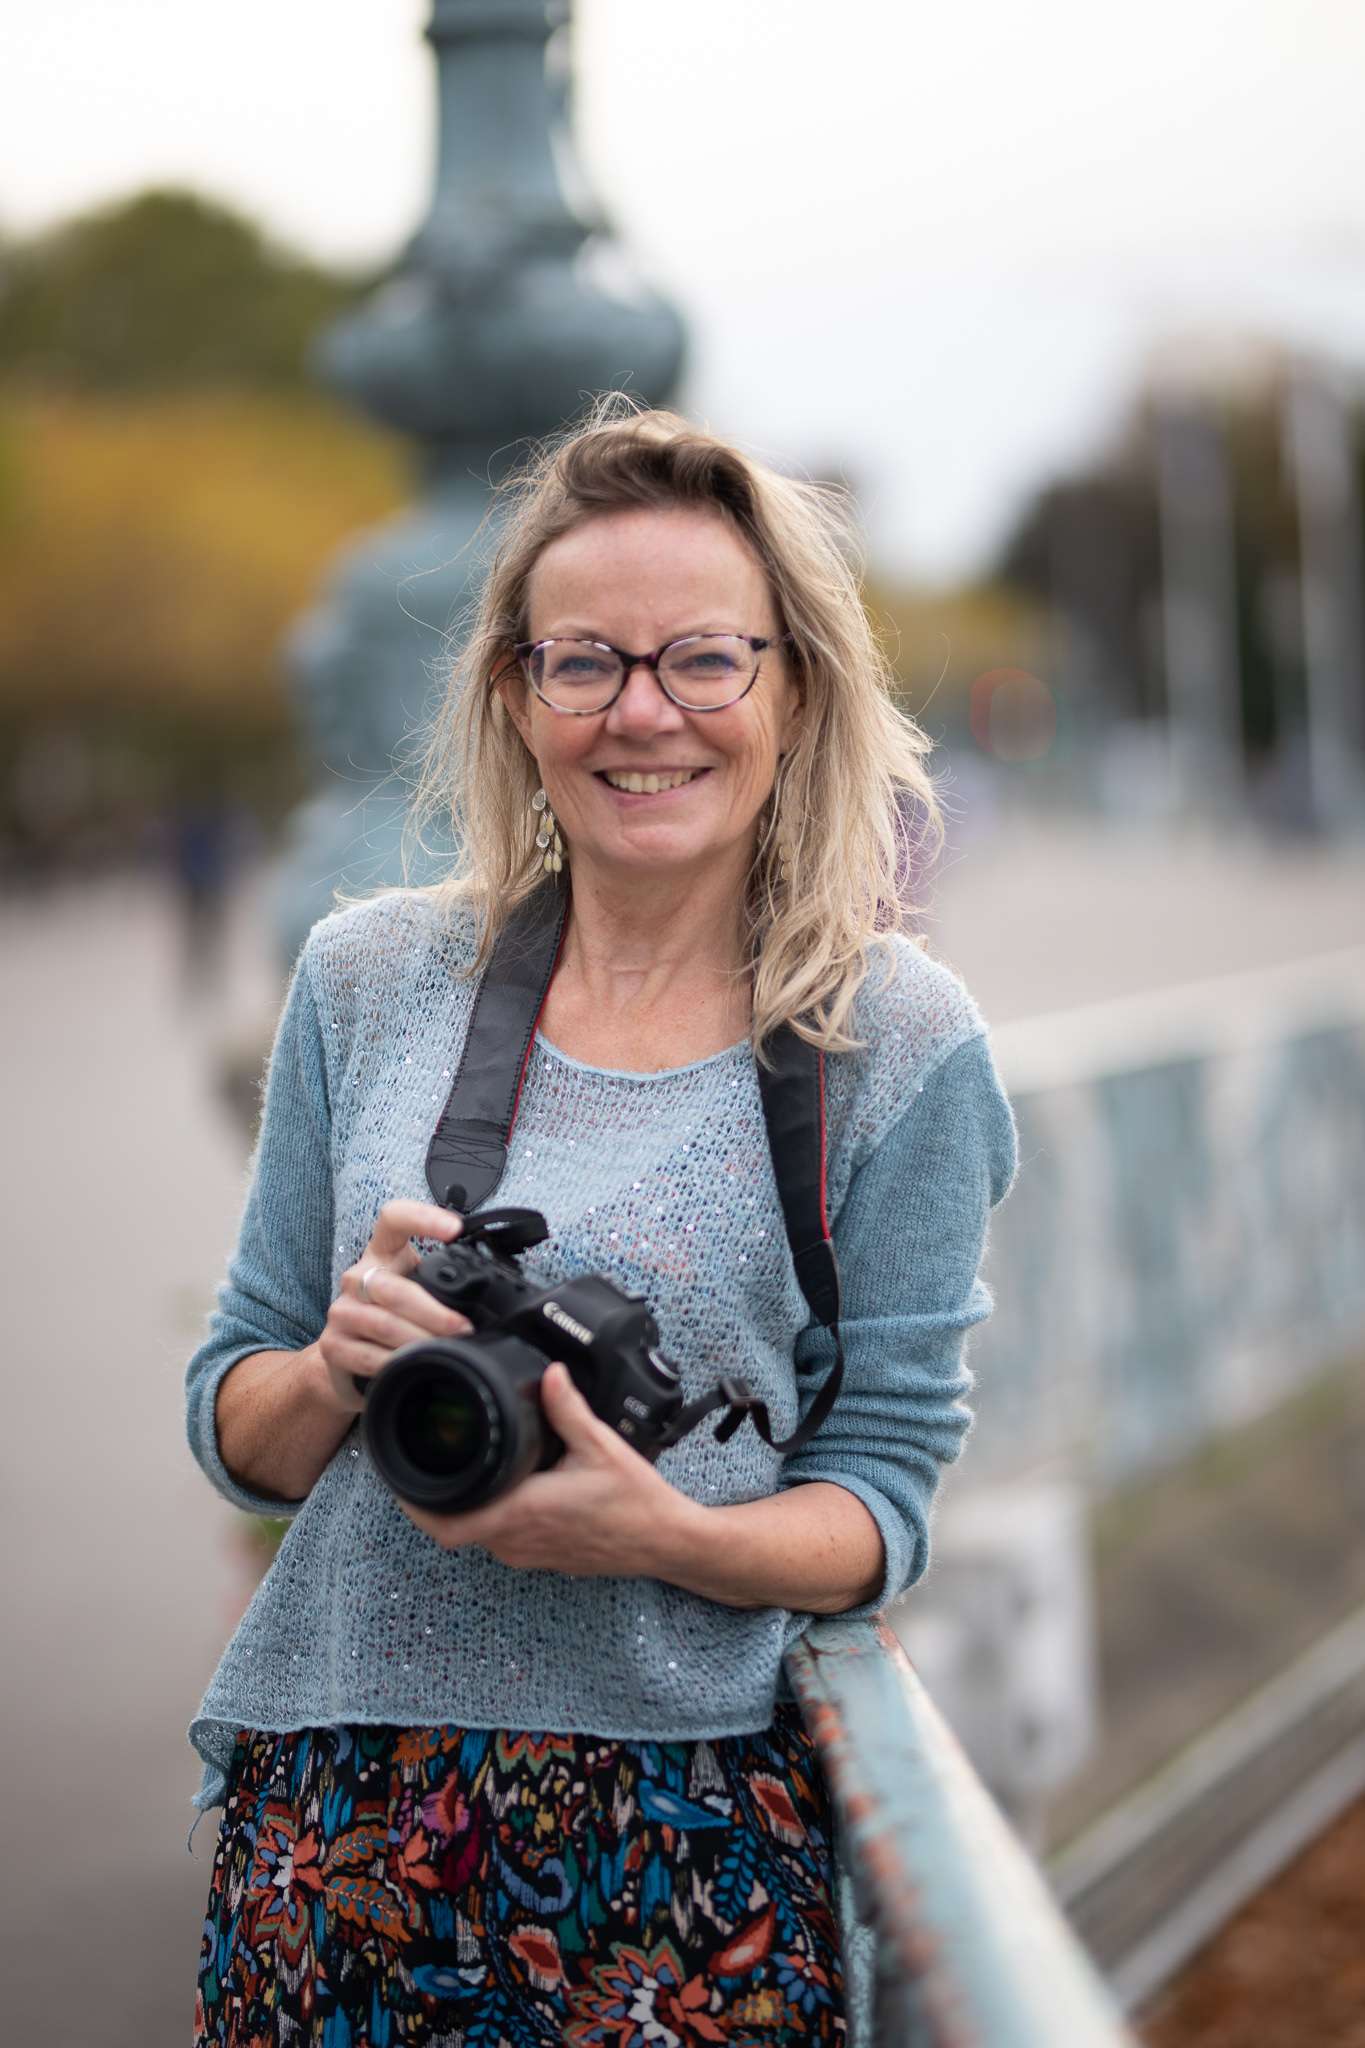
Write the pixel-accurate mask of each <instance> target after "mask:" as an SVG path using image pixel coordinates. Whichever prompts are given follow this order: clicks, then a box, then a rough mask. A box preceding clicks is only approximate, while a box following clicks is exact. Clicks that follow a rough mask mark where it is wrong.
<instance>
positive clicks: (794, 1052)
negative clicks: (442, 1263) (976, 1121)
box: [427, 883, 844, 1457]
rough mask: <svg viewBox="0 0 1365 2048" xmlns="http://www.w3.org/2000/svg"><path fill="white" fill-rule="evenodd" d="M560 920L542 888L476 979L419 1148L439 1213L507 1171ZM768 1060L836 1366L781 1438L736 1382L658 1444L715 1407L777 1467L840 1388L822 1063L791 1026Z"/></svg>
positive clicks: (769, 1112)
mask: <svg viewBox="0 0 1365 2048" xmlns="http://www.w3.org/2000/svg"><path fill="white" fill-rule="evenodd" d="M568 915H569V891H568V888H567V887H566V886H565V885H564V884H563V883H545V884H542V885H541V886H540V887H539V888H537V889H536V890H534V891H533V893H532V894H531V895H530V896H528V897H527V898H526V900H525V901H524V902H523V903H521V904H519V905H518V907H517V908H516V910H514V911H513V912H512V914H511V916H510V917H509V918H508V920H507V922H506V924H505V925H504V927H503V929H502V932H501V933H500V935H499V937H498V941H497V944H496V945H495V946H494V948H493V952H492V956H491V958H490V959H489V962H488V965H487V967H486V968H485V969H484V972H483V975H482V977H481V978H480V981H479V986H478V990H477V992H476V994H475V997H474V1007H473V1010H472V1012H471V1013H470V1019H469V1028H468V1031H467V1032H466V1034H465V1043H464V1051H463V1053H462V1054H461V1057H460V1064H459V1066H458V1068H457V1069H456V1073H455V1079H454V1082H453V1084H452V1086H451V1090H450V1095H449V1098H448V1100H447V1102H446V1106H445V1108H444V1110H443V1111H442V1113H441V1120H440V1122H439V1124H438V1125H437V1126H436V1130H435V1132H434V1134H433V1136H432V1140H431V1144H430V1146H429V1147H428V1150H427V1181H428V1183H429V1185H430V1187H431V1191H432V1193H433V1195H434V1196H435V1197H436V1200H437V1201H438V1202H440V1203H441V1204H442V1205H443V1206H445V1207H448V1208H452V1209H459V1210H461V1211H462V1212H466V1213H467V1212H470V1211H472V1210H475V1209H479V1208H481V1207H482V1206H483V1204H484V1203H485V1202H486V1201H487V1200H488V1198H489V1196H490V1195H492V1194H494V1193H495V1192H496V1190H497V1187H498V1184H499V1182H500V1181H501V1179H502V1177H503V1174H504V1172H505V1171H506V1168H507V1150H508V1145H509V1142H510V1139H511V1135H512V1126H513V1124H514V1122H515V1121H516V1114H517V1104H518V1103H519V1101H520V1100H521V1091H522V1086H523V1084H524V1082H525V1079H526V1068H527V1065H528V1063H529V1061H530V1057H531V1048H532V1046H533V1045H534V1043H535V1035H536V1026H537V1025H538V1023H539V1022H540V1014H541V1011H542V1010H543V1009H544V1007H545V998H546V995H547V994H548V993H549V988H550V983H551V981H552V980H553V978H554V972H555V968H556V966H557V965H558V963H559V956H560V952H561V950H562V948H563V945H564V933H565V929H566V927H567V924H568ZM768 1054H769V1058H770V1060H771V1065H768V1066H765V1065H764V1064H763V1063H761V1062H760V1064H759V1069H758V1083H759V1094H760V1096H761V1098H762V1102H763V1118H764V1122H765V1124H766V1125H767V1131H768V1149H769V1152H770V1154H771V1156H772V1162H773V1174H774V1177H775V1179H776V1181H777V1192H778V1197H779V1199H780V1201H781V1204H782V1215H783V1219H784V1221H785V1223H786V1229H787V1242H788V1244H789V1246H790V1247H791V1255H792V1261H793V1263H794V1265H795V1267H796V1277H797V1279H798V1281H799V1282H800V1285H801V1292H802V1293H803V1294H804V1295H805V1297H806V1301H807V1302H808V1304H809V1306H810V1309H811V1313H812V1314H813V1315H814V1316H815V1318H816V1320H817V1321H818V1322H820V1323H822V1324H824V1326H825V1327H826V1328H827V1329H828V1330H829V1331H830V1333H831V1335H832V1336H833V1339H834V1363H833V1365H832V1366H831V1367H830V1370H829V1372H828V1373H827V1374H826V1376H825V1378H824V1380H823V1381H822V1383H821V1386H820V1389H819V1391H818V1393H817V1394H816V1396H815V1399H814V1400H813V1401H812V1403H811V1405H810V1408H809V1410H808V1411H807V1413H806V1416H805V1418H804V1420H803V1421H802V1422H801V1423H800V1424H799V1425H798V1426H797V1428H796V1429H794V1430H793V1431H792V1434H791V1435H790V1436H789V1437H785V1438H783V1439H781V1440H779V1439H777V1438H775V1437H774V1436H773V1433H772V1422H771V1419H770V1417H769V1415H768V1409H767V1404H766V1402H764V1401H760V1400H759V1399H758V1398H757V1397H756V1396H755V1395H754V1394H752V1393H750V1391H749V1389H748V1387H747V1386H746V1385H745V1383H744V1382H743V1380H739V1379H731V1378H729V1377H726V1378H724V1379H722V1380H720V1381H719V1383H718V1384H717V1385H716V1386H715V1387H713V1388H712V1390H711V1392H710V1393H709V1394H703V1395H702V1396H701V1397H700V1398H699V1399H698V1400H695V1401H689V1402H688V1403H687V1405H686V1406H685V1407H684V1408H682V1409H681V1410H680V1411H679V1412H678V1414H677V1415H676V1416H675V1417H674V1419H673V1422H672V1423H671V1425H670V1426H669V1430H668V1434H667V1436H666V1438H665V1444H666V1445H670V1444H675V1443H677V1442H679V1441H680V1439H681V1438H683V1437H684V1436H687V1435H688V1434H689V1433H690V1431H692V1430H693V1429H695V1428H696V1427H697V1424H698V1423H699V1422H702V1421H703V1420H704V1419H705V1418H706V1416H708V1415H711V1414H714V1413H715V1411H716V1410H717V1409H724V1410H725V1411H726V1412H725V1413H724V1415H723V1416H722V1417H721V1420H720V1422H719V1423H718V1424H717V1426H716V1437H717V1439H718V1441H719V1442H721V1443H726V1442H728V1441H729V1439H730V1438H731V1437H732V1436H733V1435H734V1433H735V1431H736V1430H737V1429H738V1428H739V1427H740V1425H741V1423H742V1422H744V1420H745V1419H746V1417H748V1418H750V1419H752V1421H753V1424H754V1427H755V1428H756V1429H757V1431H758V1433H759V1435H760V1436H761V1437H762V1438H763V1441H764V1442H765V1443H766V1444H768V1445H770V1446H771V1448H772V1449H773V1450H775V1451H778V1452H780V1453H781V1454H782V1455H783V1456H784V1457H785V1456H787V1455H789V1454H790V1453H791V1452H792V1451H796V1450H799V1449H800V1448H801V1446H802V1445H803V1444H805V1443H808V1442H809V1441H810V1439H811V1438H812V1437H813V1436H814V1435H815V1433H816V1431H817V1430H818V1429H819V1428H820V1426H821V1424H822V1423H823V1422H824V1420H825V1417H826V1416H827V1415H828V1414H829V1411H830V1409H831V1408H832V1407H833V1406H834V1403H835V1400H836V1399H837V1398H838V1394H839V1388H840V1386H841V1385H842V1383H843V1377H844V1347H843V1342H842V1339H841V1337H840V1333H839V1263H838V1260H837V1259H836V1257H835V1253H834V1245H833V1243H832V1241H831V1239H830V1233H829V1219H828V1216H827V1213H826V1204H825V1164H826V1161H825V1062H824V1054H823V1053H822V1052H821V1051H820V1049H819V1048H818V1046H814V1045H811V1044H810V1043H809V1042H808V1041H807V1040H806V1039H804V1038H802V1037H800V1036H799V1034H798V1033H797V1032H795V1031H793V1030H792V1029H791V1027H790V1026H788V1025H784V1026H783V1027H782V1028H781V1029H780V1030H779V1031H778V1032H776V1033H775V1034H774V1036H773V1038H772V1039H771V1040H770V1041H769V1045H768Z"/></svg>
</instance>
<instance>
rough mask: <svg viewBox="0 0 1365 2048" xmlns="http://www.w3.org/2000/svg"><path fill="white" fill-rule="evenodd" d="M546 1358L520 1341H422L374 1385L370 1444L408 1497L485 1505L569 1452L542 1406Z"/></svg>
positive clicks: (456, 1508)
mask: <svg viewBox="0 0 1365 2048" xmlns="http://www.w3.org/2000/svg"><path fill="white" fill-rule="evenodd" d="M544 1370H545V1356H544V1353H543V1352H540V1351H537V1350H535V1349H533V1347H532V1346H531V1345H529V1344H524V1343H523V1342H522V1341H521V1339H520V1338H519V1337H480V1338H478V1339H476V1340H471V1339H467V1338H460V1337H452V1338H440V1337H434V1338H431V1339H424V1340H419V1341H418V1342H417V1343H415V1344H408V1345H405V1346H404V1348H403V1349H402V1350H401V1351H396V1352H395V1353H394V1355H393V1357H392V1358H391V1359H390V1360H389V1362H388V1364H387V1365H386V1366H385V1367H384V1370H383V1371H382V1372H380V1373H377V1374H376V1375H375V1377H374V1379H373V1380H372V1381H371V1382H370V1391H369V1396H368V1398H367V1400H366V1403H365V1419H364V1430H365V1444H366V1448H367V1450H368V1451H369V1454H370V1458H371V1460H372V1462H373V1464H374V1467H375V1469H376V1471H377V1472H378V1473H379V1476H380V1478H381V1479H383V1480H384V1482H385V1484H386V1485H387V1486H388V1487H390V1488H391V1490H392V1491H393V1492H394V1493H396V1494H397V1495H398V1496H399V1497H400V1499H402V1500H406V1501H410V1502H411V1503H412V1505H413V1506H414V1507H423V1508H428V1509H430V1510H431V1511H432V1512H433V1513H435V1514H456V1513H464V1512H466V1511H468V1510H469V1509H472V1508H477V1507H482V1506H483V1505H484V1503H485V1502H487V1501H490V1500H495V1499H496V1498H497V1496H498V1495H499V1494H500V1493H506V1492H507V1491H508V1490H509V1489H510V1488H511V1487H513V1486H516V1485H517V1484H518V1483H519V1481H521V1480H522V1479H524V1478H525V1477H526V1476H527V1474H528V1473H530V1472H534V1471H535V1470H536V1469H537V1467H539V1466H541V1465H547V1464H550V1463H552V1462H553V1461H554V1459H555V1458H556V1457H557V1456H558V1455H559V1453H560V1451H561V1450H562V1449H563V1446H562V1444H561V1443H560V1440H559V1438H558V1437H557V1436H556V1435H555V1433H554V1432H553V1430H551V1429H550V1428H549V1427H548V1425H547V1424H546V1422H545V1419H544V1416H543V1414H542V1412H541V1406H540V1381H541V1375H542V1374H543V1372H544Z"/></svg>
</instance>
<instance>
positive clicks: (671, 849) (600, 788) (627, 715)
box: [503, 507, 798, 880]
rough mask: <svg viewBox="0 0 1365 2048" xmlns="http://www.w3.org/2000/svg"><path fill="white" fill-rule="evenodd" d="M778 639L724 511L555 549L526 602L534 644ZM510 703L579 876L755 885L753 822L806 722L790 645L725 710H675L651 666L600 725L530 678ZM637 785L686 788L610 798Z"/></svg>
mask: <svg viewBox="0 0 1365 2048" xmlns="http://www.w3.org/2000/svg"><path fill="white" fill-rule="evenodd" d="M779 630H780V628H779V621H778V618H777V613H776V608H775V606H774V603H773V598H772V593H771V591H770V590H769V588H768V583H767V578H766V576H765V574H764V572H763V569H762V568H761V566H760V564H759V562H758V560H757V559H756V557H755V556H754V555H753V554H752V553H751V552H750V550H749V549H748V547H747V546H746V545H745V543H744V542H743V541H742V540H741V539H740V538H739V536H738V535H737V534H736V533H735V532H734V531H733V529H732V528H731V527H730V526H729V525H728V524H727V522H726V521H725V520H724V519H723V518H721V517H720V516H719V515H718V514H715V513H711V512H706V511H700V510H695V509H692V508H683V507H677V508H673V509H670V510H666V511H655V510H649V509H644V508H641V509H638V510H636V509H631V510H626V511H621V512H607V513H601V514H598V515H597V516H596V517H593V518H590V519H587V520H585V521H584V522H583V524H582V525H581V526H577V527H575V528H574V530H573V531H572V532H571V533H567V534H564V535H563V536H562V537H561V538H560V539H559V540H557V541H553V542H551V544H550V546H549V547H547V548H546V549H545V551H544V553H543V554H542V555H541V556H540V559H539V560H538V561H537V563H536V565H535V568H534V570H533V571H532V573H531V579H530V583H529V586H528V590H527V634H526V637H527V639H528V640H548V639H550V638H552V637H563V638H569V639H582V640H602V641H606V642H607V643H608V644H609V645H611V646H614V647H622V648H626V649H628V650H629V651H630V652H632V653H636V654H643V653H650V654H653V653H655V652H657V651H658V649H659V648H661V647H663V646H665V645H666V644H667V643H668V642H669V641H670V640H679V639H682V638H683V637H684V636H685V635H687V634H691V633H738V634H744V635H759V636H763V637H770V636H775V635H776V634H777V633H778V631H779ZM503 695H504V700H505V702H506V703H507V707H508V710H509V711H510V712H511V715H512V717H513V719H514V720H515V722H516V725H517V729H518V731H519V732H520V733H521V736H522V738H523V739H524V740H525V742H526V744H527V746H528V747H529V748H530V750H531V753H532V754H533V755H534V757H535V760H536V763H537V765H538V767H539V770H540V779H541V781H542V782H543V784H544V786H545V790H546V794H547V795H548V797H549V800H550V807H551V809H552V810H553V811H554V814H555V817H556V819H557V820H558V822H559V826H560V830H561V832H562V833H563V836H564V838H565V840H566V842H567V845H568V851H569V858H570V864H571V865H572V866H577V867H578V869H579V871H580V873H581V872H584V871H585V869H587V868H589V867H592V866H596V867H598V868H600V869H603V870H618V871H619V870H633V871H636V872H638V871H641V870H655V871H658V870H674V871H677V872H678V873H679V874H683V873H691V874H693V875H695V874H696V873H698V872H699V871H702V870H705V869H708V868H716V869H719V868H723V867H731V868H733V869H734V871H735V874H736V879H737V880H738V879H739V878H740V877H742V876H743V875H744V874H745V873H747V871H748V866H749V862H750V860H751V859H752V856H753V847H754V842H755V827H756V821H757V818H758V814H759V812H760V811H761V810H762V808H763V805H764V803H765V802H766V800H767V798H768V796H769V794H770V792H771V790H772V786H773V780H774V777H775V776H776V773H777V762H778V757H779V755H781V754H782V753H784V752H785V751H786V749H787V748H788V747H789V746H790V745H791V742H792V738H793V736H794V731H795V726H796V721H797V717H798V702H797V693H796V689H795V686H794V684H793V681H792V678H791V673H790V669H789V666H788V663H787V661H786V658H785V656H784V655H783V652H782V650H781V649H780V648H768V649H766V650H765V652H764V653H763V654H762V655H761V656H760V658H759V671H758V677H757V680H756V681H755V683H754V685H753V688H752V689H751V690H750V691H749V692H748V694H747V696H745V697H742V698H741V699H740V701H739V702H738V703H737V704H731V705H727V706H726V707H725V708H724V709H722V710H719V711H707V712H690V711H683V710H680V709H679V707H678V706H677V705H676V704H673V703H671V702H670V701H669V699H668V698H667V697H666V696H665V695H664V693H663V691H662V690H661V689H660V687H659V684H658V682H657V680H656V679H655V677H654V675H653V673H652V671H651V670H649V669H648V668H645V667H644V666H643V665H641V666H640V667H637V668H633V669H632V670H631V672H630V674H629V675H628V676H627V678H626V684H625V688H624V690H623V691H622V693H621V695H620V696H619V697H618V698H617V699H616V702H615V703H614V704H612V705H610V706H609V707H608V709H607V710H605V711H601V712H597V713H595V714H593V715H592V716H590V717H570V716H566V715H565V714H563V713H561V712H557V711H553V710H551V708H550V707H549V705H547V704H543V703H542V702H541V701H540V699H539V698H538V697H537V696H536V695H535V693H534V692H533V691H532V690H531V689H530V688H529V687H528V686H527V684H526V683H525V681H524V680H523V679H522V678H521V676H520V675H517V676H514V677H512V678H511V679H510V681H509V682H508V683H507V684H506V685H505V686H504V688H503ZM629 774H637V775H658V776H678V775H683V774H686V776H687V779H686V780H685V781H683V782H681V783H680V784H679V786H677V787H674V788H666V789H660V790H658V791H657V792H632V791H629V790H624V789H621V788H617V787H613V781H614V780H615V779H617V778H619V777H621V776H624V775H629ZM609 778H611V779H609Z"/></svg>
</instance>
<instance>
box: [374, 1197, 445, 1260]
mask: <svg viewBox="0 0 1365 2048" xmlns="http://www.w3.org/2000/svg"><path fill="white" fill-rule="evenodd" d="M462 1228H463V1219H462V1218H461V1217H459V1216H457V1215H456V1214H455V1211H454V1210H453V1209H442V1208H441V1207H439V1205H438V1204H437V1203H435V1202H385V1204H384V1206H383V1208H382V1209H381V1210H380V1212H379V1214H378V1216H377V1217H376V1218H375V1225H374V1230H373V1233H372V1234H371V1237H370V1243H369V1251H370V1254H371V1256H372V1257H374V1258H376V1259H391V1258H392V1257H393V1256H394V1254H395V1252H399V1251H401V1250H402V1249H403V1247H404V1246H405V1245H406V1244H407V1242H408V1239H409V1238H410V1237H437V1238H440V1239H441V1240H442V1242H443V1243H449V1241H450V1239H451V1238H453V1237H458V1236H459V1234H460V1231H461V1229H462ZM360 1263H361V1264H362V1265H363V1264H364V1263H365V1261H364V1260H363V1259H362V1260H361V1261H360Z"/></svg>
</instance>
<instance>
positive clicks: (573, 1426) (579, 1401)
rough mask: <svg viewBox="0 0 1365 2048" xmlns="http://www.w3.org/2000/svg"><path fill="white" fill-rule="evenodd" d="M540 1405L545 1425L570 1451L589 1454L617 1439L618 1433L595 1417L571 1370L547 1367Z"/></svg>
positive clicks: (541, 1384) (542, 1379)
mask: <svg viewBox="0 0 1365 2048" xmlns="http://www.w3.org/2000/svg"><path fill="white" fill-rule="evenodd" d="M540 1404H541V1407H542V1408H543V1409H544V1410H545V1418H546V1421H547V1422H548V1423H549V1424H550V1426H551V1428H552V1429H554V1430H555V1431H556V1432H557V1433H558V1434H559V1435H560V1436H562V1437H563V1439H564V1441H565V1443H566V1444H567V1445H568V1447H569V1449H570V1450H587V1449H589V1448H591V1447H594V1446H599V1445H601V1443H602V1442H603V1441H604V1440H613V1439H614V1438H615V1435H616V1432H615V1430H613V1429H609V1428H608V1427H607V1425H606V1423H605V1422H603V1421H601V1420H600V1419H599V1417H598V1416H596V1415H594V1414H593V1411H592V1409H591V1408H590V1407H589V1406H588V1404H587V1402H586V1401H585V1400H584V1398H583V1396H582V1394H580V1393H579V1391H578V1389H577V1387H576V1386H575V1385H574V1383H573V1380H572V1378H571V1377H570V1374H569V1368H568V1367H567V1366H566V1365H561V1364H560V1363H559V1362H558V1361H556V1362H555V1364H553V1365H547V1366H546V1368H545V1371H544V1373H543V1375H542V1377H541V1382H540Z"/></svg>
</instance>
